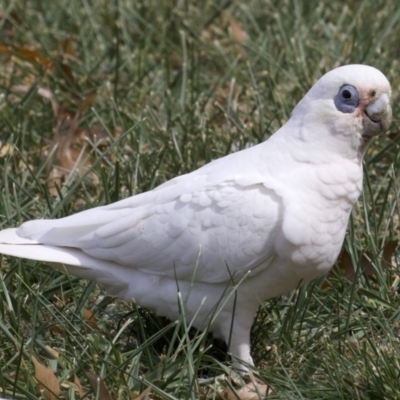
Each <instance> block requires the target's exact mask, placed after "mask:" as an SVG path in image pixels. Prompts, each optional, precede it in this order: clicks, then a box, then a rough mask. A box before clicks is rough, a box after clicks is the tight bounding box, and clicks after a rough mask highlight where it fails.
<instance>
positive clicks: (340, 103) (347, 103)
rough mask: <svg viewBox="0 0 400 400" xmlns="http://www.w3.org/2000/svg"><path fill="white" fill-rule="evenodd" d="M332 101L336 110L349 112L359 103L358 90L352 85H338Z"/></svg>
mask: <svg viewBox="0 0 400 400" xmlns="http://www.w3.org/2000/svg"><path fill="white" fill-rule="evenodd" d="M334 102H335V106H336V109H337V110H338V111H340V112H342V113H346V114H351V113H352V112H354V110H355V109H356V108H357V107H358V105H359V103H360V97H359V95H358V90H357V89H356V88H355V87H354V86H352V85H347V84H345V85H343V86H341V87H340V89H339V91H338V93H337V95H336V96H335V98H334Z"/></svg>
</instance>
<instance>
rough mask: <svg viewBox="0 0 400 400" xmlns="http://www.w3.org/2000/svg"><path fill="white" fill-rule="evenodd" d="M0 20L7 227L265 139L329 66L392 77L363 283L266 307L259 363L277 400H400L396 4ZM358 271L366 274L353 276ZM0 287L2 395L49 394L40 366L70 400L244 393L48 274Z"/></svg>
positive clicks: (140, 315)
mask: <svg viewBox="0 0 400 400" xmlns="http://www.w3.org/2000/svg"><path fill="white" fill-rule="evenodd" d="M302 3H304V4H302ZM0 11H2V18H1V20H0V35H1V36H0V38H1V43H0V58H1V67H0V72H1V80H0V84H1V89H2V90H1V95H0V96H1V97H0V113H1V114H0V115H1V118H0V140H1V145H2V146H1V148H0V157H1V158H0V168H1V169H0V173H1V178H2V179H1V190H0V215H1V219H0V224H1V228H5V227H9V226H17V225H18V224H20V223H21V222H23V221H25V220H30V219H33V218H49V217H62V216H65V215H70V214H72V213H74V212H76V211H78V210H80V209H86V208H91V207H95V206H97V205H102V204H107V203H110V202H113V201H116V200H118V199H120V198H124V197H127V196H130V195H132V194H135V193H139V192H142V191H146V190H149V189H151V188H153V187H155V186H157V185H158V184H160V183H162V182H164V181H166V180H168V179H170V178H172V177H174V176H176V175H178V174H183V173H186V172H189V171H192V170H194V169H196V168H198V167H199V166H201V165H203V164H204V163H207V162H209V161H210V160H212V159H215V158H218V157H220V156H223V155H225V154H228V153H231V152H233V151H237V150H239V149H242V148H245V147H248V146H251V145H253V144H256V143H259V142H261V141H263V140H265V139H266V138H267V137H268V136H269V135H271V134H272V133H273V132H274V131H275V130H276V129H277V128H278V127H279V126H281V125H282V124H283V123H284V122H285V121H286V120H287V118H288V117H289V115H290V112H291V110H292V109H293V107H294V105H295V104H296V103H297V102H298V101H299V100H300V99H301V97H302V96H303V95H304V93H305V92H306V91H307V90H308V88H309V87H310V86H311V85H312V84H313V82H315V80H316V79H318V78H319V77H320V76H321V75H322V74H323V73H324V72H326V71H328V70H330V69H332V68H333V67H336V66H339V65H342V64H346V63H366V64H370V65H373V66H375V67H377V68H379V69H381V70H382V71H383V72H384V73H385V74H386V75H387V76H388V78H389V80H390V81H391V83H392V87H393V105H394V109H393V110H394V113H393V114H394V122H393V124H392V126H391V130H390V136H385V137H381V138H379V139H377V140H375V141H374V142H373V144H372V145H371V147H370V149H369V150H368V153H367V155H366V158H365V183H364V193H363V195H362V197H361V198H360V200H359V202H358V204H357V206H356V207H355V209H354V212H353V215H352V218H351V222H350V224H349V229H348V235H347V237H346V240H345V245H344V247H345V249H346V251H347V254H348V261H347V267H349V266H350V267H351V268H352V270H354V271H356V279H351V280H347V279H346V278H345V277H344V276H343V274H341V273H340V272H338V273H336V274H333V275H331V277H330V278H329V284H330V285H329V286H328V287H327V286H326V285H325V286H324V285H322V286H321V284H320V282H318V283H317V284H311V285H308V286H307V287H304V288H302V289H300V290H298V291H295V292H293V293H291V294H288V295H287V296H284V297H282V298H279V299H276V300H273V301H271V302H269V303H266V304H263V305H262V306H261V308H260V311H259V313H258V315H257V322H256V324H255V325H254V327H253V331H252V345H253V346H252V348H253V356H254V359H255V362H256V365H257V368H256V371H255V372H257V373H258V374H259V376H260V378H261V380H263V381H264V382H266V383H267V384H268V385H269V386H270V387H271V388H272V389H273V393H272V394H271V395H270V398H272V399H398V398H400V379H399V378H400V362H399V360H400V341H399V334H400V322H399V319H400V312H399V310H400V299H399V261H400V255H399V252H398V250H397V251H396V250H394V249H392V250H390V251H389V250H388V248H389V247H390V244H391V243H393V242H392V241H393V240H395V239H396V238H398V237H399V209H400V203H399V200H398V199H399V183H400V181H399V176H398V173H399V167H400V163H399V142H400V139H399V138H400V135H399V129H398V126H399V120H398V117H397V115H398V111H399V106H398V104H399V102H398V98H399V95H398V88H399V85H400V62H399V59H398V53H399V42H398V38H399V36H400V9H399V8H398V7H397V6H396V4H395V3H394V2H393V4H391V3H389V2H370V1H366V0H364V1H358V2H355V1H350V2H346V4H344V3H343V2H339V1H336V2H326V3H322V2H317V1H310V2H300V1H296V0H293V1H289V0H281V1H274V0H250V1H248V2H238V1H222V2H219V1H211V0H210V1H204V2H194V1H193V2H190V1H189V2H183V1H177V2H172V1H166V2H158V1H151V0H150V1H144V0H137V1H126V0H114V1H111V2H109V1H108V2H106V1H103V0H99V1H96V2H93V1H88V0H82V1H77V0H72V1H68V2H67V1H60V2H50V1H41V0H31V1H26V2H22V1H19V0H14V1H11V2H9V3H8V4H3V6H2V9H1V10H0ZM16 86H17V88H16ZM18 86H24V88H23V89H21V88H19V89H18ZM39 89H45V90H47V91H48V92H47V93H49V92H50V93H51V94H52V98H53V107H52V102H51V101H50V100H49V99H48V98H46V97H43V95H40V94H38V90H39ZM94 94H95V97H94ZM47 97H48V96H47ZM54 105H56V106H57V108H58V109H57V110H55V109H54ZM55 111H56V112H55ZM54 143H56V144H57V143H58V146H59V147H58V148H56V147H54V146H53V145H54ZM60 149H61V150H60ZM49 160H50V161H49ZM71 160H72V161H71ZM77 160H78V161H77ZM79 160H80V161H79ZM49 162H53V164H57V165H59V167H58V168H55V169H54V168H53V169H51V168H50V170H49V168H48V165H49ZM49 176H50V177H52V178H57V179H58V180H57V179H56V181H55V182H56V185H54V184H53V185H50V186H49V184H47V183H46V182H47V180H48V178H49ZM52 194H53V195H54V194H58V197H57V196H53V195H52ZM385 246H386V247H385ZM388 246H389V247H388ZM385 249H386V253H385V251H384V250H385ZM366 258H368V259H370V262H369V263H368V262H367V264H368V266H369V267H368V268H369V270H370V269H371V268H372V271H373V272H374V273H372V272H370V273H367V274H363V273H362V270H363V268H364V267H365V265H366V264H365V261H364V263H363V260H365V259H366ZM388 262H390V265H388ZM341 265H342V266H343V262H342V264H341ZM363 266H364V267H363ZM371 266H372V267H371ZM0 274H1V276H0V395H1V396H3V397H7V398H9V397H15V398H26V399H36V398H37V396H38V395H40V393H39V394H37V393H36V391H37V382H36V380H35V378H34V365H33V364H32V361H31V356H32V355H33V356H35V357H36V359H37V360H38V361H39V362H40V363H41V365H43V366H46V367H49V368H50V369H51V370H52V371H54V373H55V376H56V377H57V379H58V381H59V382H60V383H61V389H62V391H61V393H60V396H61V398H71V399H73V398H79V397H82V393H84V395H83V396H85V397H87V398H96V395H95V394H94V391H93V389H92V388H91V385H90V382H89V381H90V379H89V378H88V377H87V373H88V372H89V371H93V373H94V376H95V381H96V377H101V378H102V381H103V383H104V385H105V387H106V388H107V390H108V392H109V393H110V394H111V396H112V398H113V399H129V398H130V399H135V398H136V397H137V396H139V393H141V392H143V391H145V390H146V389H147V388H148V387H149V386H151V388H152V389H151V394H150V398H152V399H175V398H182V399H189V398H191V399H196V398H203V399H212V398H215V399H217V398H220V397H218V396H223V394H224V393H225V394H226V393H227V392H226V391H227V390H228V389H227V388H229V387H230V386H233V385H234V384H235V383H238V380H239V378H237V377H233V381H230V380H229V379H227V378H226V377H227V376H228V375H229V373H230V372H229V359H228V360H227V359H226V356H225V353H224V351H223V349H222V350H218V345H217V344H216V343H214V342H212V341H211V339H210V338H209V337H208V336H207V335H206V333H201V332H195V331H193V330H191V331H190V330H189V327H190V321H184V320H183V321H178V322H175V321H173V322H170V321H165V320H164V319H162V318H158V317H156V316H154V315H152V314H150V313H149V312H147V311H146V310H144V309H141V308H140V307H139V306H137V305H135V304H128V303H124V302H122V301H119V300H117V299H114V298H112V297H109V296H107V294H106V293H104V291H103V289H102V288H101V287H97V286H96V285H95V284H93V283H89V282H86V281H79V280H77V279H75V278H73V277H69V276H66V275H64V274H60V273H59V272H56V271H53V270H51V269H49V268H48V267H45V266H43V265H42V264H40V263H38V262H31V261H26V260H18V259H10V258H5V257H3V258H2V261H1V264H0ZM154 290H158V288H154ZM55 351H56V352H55ZM46 371H47V372H46V373H45V375H46V376H50V375H51V374H50V372H48V370H46ZM214 377H217V378H216V379H214ZM49 379H50V378H49ZM74 382H75V384H74ZM79 384H80V385H81V386H82V392H80V388H79ZM95 386H96V385H95ZM224 390H225V392H224ZM233 390H235V389H233ZM42 393H43V392H42ZM218 393H219V394H218ZM238 393H239V394H238V395H237V396H238V397H240V392H238ZM47 396H49V395H47ZM104 396H105V393H104V392H100V393H98V394H97V398H100V399H105V398H106V397H104ZM48 398H49V397H48ZM142 398H145V397H142ZM233 398H234V397H233Z"/></svg>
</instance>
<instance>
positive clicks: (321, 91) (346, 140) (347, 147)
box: [291, 65, 392, 157]
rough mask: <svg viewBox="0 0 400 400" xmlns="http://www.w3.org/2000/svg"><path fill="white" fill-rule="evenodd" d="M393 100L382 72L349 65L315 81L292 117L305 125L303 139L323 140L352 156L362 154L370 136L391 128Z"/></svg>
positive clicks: (388, 84) (367, 67) (303, 126)
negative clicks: (391, 103)
mask: <svg viewBox="0 0 400 400" xmlns="http://www.w3.org/2000/svg"><path fill="white" fill-rule="evenodd" d="M390 102H391V88H390V83H389V81H388V80H387V79H386V77H385V76H384V75H383V74H382V72H380V71H379V70H377V69H376V68H373V67H369V66H366V65H346V66H343V67H339V68H336V69H334V70H332V71H330V72H328V73H326V74H325V75H324V76H323V77H322V78H320V79H319V80H318V81H317V82H316V83H315V85H314V86H313V87H312V88H311V89H310V91H309V92H308V93H307V94H306V96H305V97H304V98H303V99H302V100H301V101H300V103H299V104H298V105H297V106H296V108H295V109H294V111H293V114H292V118H291V121H293V122H294V123H296V124H297V125H298V126H301V129H300V130H299V135H300V139H301V140H304V141H307V142H310V143H312V142H315V143H314V144H318V143H323V144H324V146H327V145H328V146H331V150H332V151H335V152H337V151H339V152H340V153H341V154H342V155H343V154H344V155H348V156H349V157H351V156H352V155H355V154H356V153H358V154H361V155H362V154H363V153H364V151H365V149H366V147H367V144H368V143H369V141H370V139H371V138H372V137H374V136H377V135H379V134H381V133H383V132H385V131H387V129H388V128H389V125H390V123H391V120H392V109H391V105H390ZM304 128H305V129H304Z"/></svg>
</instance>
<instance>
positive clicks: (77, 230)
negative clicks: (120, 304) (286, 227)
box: [0, 146, 282, 283]
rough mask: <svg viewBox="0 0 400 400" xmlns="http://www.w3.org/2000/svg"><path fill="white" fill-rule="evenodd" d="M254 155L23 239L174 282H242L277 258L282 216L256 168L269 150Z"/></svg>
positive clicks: (41, 223)
mask: <svg viewBox="0 0 400 400" xmlns="http://www.w3.org/2000/svg"><path fill="white" fill-rule="evenodd" d="M249 150H251V151H249ZM249 150H247V151H246V152H240V153H235V154H233V155H231V156H228V157H225V158H223V159H219V160H217V161H215V162H213V163H211V164H208V165H207V166H205V167H203V168H201V169H199V170H197V171H195V172H194V173H192V174H188V175H184V176H181V177H179V178H175V179H173V180H171V181H169V182H167V183H166V184H164V185H161V186H160V187H158V188H156V189H155V190H153V191H151V192H147V193H144V194H141V195H137V196H133V197H131V198H129V199H125V200H122V201H120V202H117V203H114V204H111V205H109V206H105V207H99V208H96V209H93V210H87V211H84V212H81V213H78V214H76V215H73V216H71V217H67V218H62V219H59V220H37V221H30V222H27V223H25V224H23V225H22V226H21V227H20V228H19V229H18V230H17V235H18V236H20V237H22V238H27V239H30V240H31V241H33V242H36V243H38V244H45V245H49V246H65V247H73V248H77V249H82V250H83V251H84V252H85V253H86V254H88V255H90V256H92V257H94V258H97V259H100V260H106V261H110V262H113V263H117V264H121V265H124V266H129V267H132V268H137V269H140V270H142V271H146V272H150V273H153V274H159V275H166V276H169V277H171V278H174V277H175V278H177V279H186V280H191V279H196V280H199V281H204V282H209V283H216V282H224V281H229V280H230V279H232V277H234V278H238V279H240V277H241V276H243V274H245V273H247V271H248V270H250V269H251V270H253V271H254V270H257V269H260V268H263V265H267V261H268V260H270V259H271V258H272V257H274V240H273V239H274V237H275V236H276V233H277V232H276V229H278V228H277V226H279V225H280V224H279V222H280V221H279V219H280V215H281V214H282V213H281V210H280V208H281V201H280V198H279V196H278V195H277V194H276V192H275V191H274V188H273V182H272V180H271V181H270V182H267V180H266V176H268V173H266V171H264V173H263V174H261V172H260V171H259V170H258V169H257V168H254V167H249V166H250V165H251V162H253V165H254V161H255V158H257V157H261V153H262V149H260V148H259V149H257V146H256V147H253V148H252V149H249ZM256 165H257V163H256ZM0 239H1V238H0ZM14 242H15V241H14Z"/></svg>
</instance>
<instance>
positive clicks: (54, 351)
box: [46, 346, 60, 358]
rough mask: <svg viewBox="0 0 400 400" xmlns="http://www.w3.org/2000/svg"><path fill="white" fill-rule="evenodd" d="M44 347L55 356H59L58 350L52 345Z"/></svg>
mask: <svg viewBox="0 0 400 400" xmlns="http://www.w3.org/2000/svg"><path fill="white" fill-rule="evenodd" d="M46 349H47V350H48V352H49V353H50V354H52V355H53V356H54V357H55V358H59V357H60V354H59V352H58V351H57V350H55V349H53V348H52V347H50V346H46Z"/></svg>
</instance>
